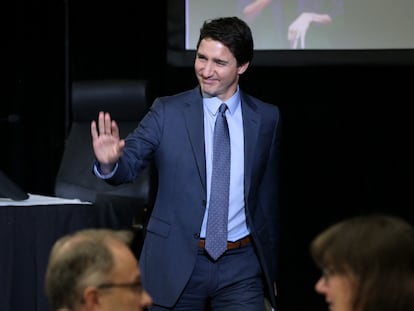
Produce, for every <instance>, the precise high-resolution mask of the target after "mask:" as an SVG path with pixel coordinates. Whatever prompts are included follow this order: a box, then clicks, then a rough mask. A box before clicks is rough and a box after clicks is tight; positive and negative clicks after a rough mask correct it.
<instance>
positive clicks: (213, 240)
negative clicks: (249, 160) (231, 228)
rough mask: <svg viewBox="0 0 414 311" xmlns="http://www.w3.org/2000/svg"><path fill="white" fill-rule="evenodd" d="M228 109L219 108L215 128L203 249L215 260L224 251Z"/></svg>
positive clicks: (227, 180)
mask: <svg viewBox="0 0 414 311" xmlns="http://www.w3.org/2000/svg"><path fill="white" fill-rule="evenodd" d="M226 110H227V105H226V104H221V106H220V108H219V113H218V115H217V118H216V124H215V126H214V141H213V170H212V175H211V191H210V206H209V209H208V218H207V230H206V243H205V249H206V251H207V252H208V253H209V254H210V256H211V257H212V258H213V259H214V260H217V258H219V257H220V256H221V255H222V254H223V253H224V252H225V251H226V249H227V222H228V213H229V188H230V135H229V128H228V126H227V119H226Z"/></svg>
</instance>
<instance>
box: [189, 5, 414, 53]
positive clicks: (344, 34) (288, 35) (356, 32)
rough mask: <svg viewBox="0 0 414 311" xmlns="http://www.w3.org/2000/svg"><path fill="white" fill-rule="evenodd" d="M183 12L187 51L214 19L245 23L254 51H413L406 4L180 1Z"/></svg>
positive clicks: (413, 22) (412, 8) (413, 23)
mask: <svg viewBox="0 0 414 311" xmlns="http://www.w3.org/2000/svg"><path fill="white" fill-rule="evenodd" d="M185 9H186V16H185V18H186V22H185V25H186V35H185V40H186V41H185V48H186V49H187V50H194V49H195V47H196V44H197V40H198V34H199V29H200V27H201V25H202V23H203V21H204V20H206V19H209V18H216V17H220V16H238V17H240V18H242V19H243V20H245V21H246V22H247V23H248V24H249V26H250V27H251V29H252V32H253V37H254V40H255V49H256V50H275V49H282V50H283V49H411V48H414V31H413V30H414V19H413V18H412V14H413V13H414V1H412V0H394V1H389V0H209V1H203V0H186V4H185Z"/></svg>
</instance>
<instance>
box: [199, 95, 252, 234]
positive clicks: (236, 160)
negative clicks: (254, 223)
mask: <svg viewBox="0 0 414 311" xmlns="http://www.w3.org/2000/svg"><path fill="white" fill-rule="evenodd" d="M222 103H223V102H222V101H221V100H220V99H219V98H217V97H213V98H203V109H204V137H205V152H206V170H207V171H206V173H207V176H206V177H207V205H206V206H207V208H206V213H205V215H204V219H203V224H202V226H201V232H200V236H201V237H202V238H205V236H206V226H207V214H208V207H209V205H210V188H211V187H210V186H211V172H212V160H213V136H214V124H215V122H216V117H217V113H218V109H219V107H220V105H221V104H222ZM225 104H226V105H227V107H228V109H227V110H226V118H227V123H228V126H229V133H230V150H231V165H230V194H229V196H230V197H229V219H228V221H229V222H228V238H227V240H228V241H236V240H238V239H240V238H243V237H244V236H246V235H248V234H249V230H248V228H247V225H246V214H245V210H244V135H243V118H242V111H241V101H240V93H239V90H238V89H237V92H236V93H235V94H234V95H233V96H232V97H231V98H230V99H229V100H227V101H226V102H225Z"/></svg>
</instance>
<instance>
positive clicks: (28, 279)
mask: <svg viewBox="0 0 414 311" xmlns="http://www.w3.org/2000/svg"><path fill="white" fill-rule="evenodd" d="M140 213H141V212H140V211H139V207H137V206H134V205H133V204H113V203H112V202H109V203H106V204H99V205H96V204H95V205H91V204H63V205H35V206H0V245H1V248H0V310H2V311H22V310H24V311H48V310H49V307H48V303H47V299H46V296H45V291H44V274H45V269H46V265H47V261H48V257H49V252H50V248H51V246H52V245H53V243H54V242H55V241H56V239H58V238H59V237H61V236H63V235H65V234H67V233H70V232H74V231H77V230H79V229H83V228H101V227H106V228H112V229H132V228H133V222H134V221H137V217H138V218H139V217H140V216H139V215H140ZM135 251H139V246H138V245H135Z"/></svg>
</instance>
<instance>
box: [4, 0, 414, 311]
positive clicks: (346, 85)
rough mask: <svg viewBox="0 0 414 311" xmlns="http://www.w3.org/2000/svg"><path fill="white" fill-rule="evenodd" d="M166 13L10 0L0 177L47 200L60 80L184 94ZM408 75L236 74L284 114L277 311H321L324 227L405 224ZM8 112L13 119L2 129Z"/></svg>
mask: <svg viewBox="0 0 414 311" xmlns="http://www.w3.org/2000/svg"><path fill="white" fill-rule="evenodd" d="M66 6H67V7H68V8H69V11H68V13H69V29H66V26H65V25H66V24H65V14H66V13H67V11H65V7H66ZM166 10H167V1H161V2H155V1H150V2H147V1H132V0H122V1H118V2H116V4H114V2H109V1H108V2H107V1H103V2H102V1H70V0H68V2H64V1H63V0H61V1H52V2H48V3H46V2H44V1H40V0H36V1H28V0H17V1H16V5H15V12H16V15H15V16H16V18H15V19H11V21H10V29H14V30H15V31H14V32H12V33H13V35H11V34H10V35H8V36H6V37H5V38H4V40H5V41H6V45H5V46H6V47H5V50H6V53H7V55H8V58H7V59H8V60H9V61H8V62H7V64H6V67H5V68H6V69H5V73H6V75H5V80H6V81H5V83H4V84H2V87H3V88H4V89H2V91H1V92H0V96H1V102H2V104H1V105H0V113H1V114H0V117H1V120H2V121H1V124H0V127H1V130H0V133H1V134H0V135H1V139H2V142H4V144H3V145H2V148H1V154H0V157H1V158H0V163H1V164H0V165H1V167H0V169H1V170H2V171H3V172H5V173H6V174H8V176H9V177H10V178H12V179H13V180H14V181H16V182H17V183H18V184H19V185H20V186H21V187H22V188H23V189H24V190H25V191H27V192H30V193H36V194H45V195H53V183H54V179H55V176H56V172H57V168H58V165H59V161H60V157H61V154H62V151H63V148H64V141H65V130H66V126H67V124H66V123H65V122H66V121H65V120H66V119H67V115H66V106H65V100H66V97H65V89H66V86H67V82H68V81H66V77H67V76H69V78H70V80H82V79H104V78H112V79H113V78H138V79H140V78H146V79H149V80H150V82H151V85H152V89H153V90H154V96H158V95H170V94H173V93H176V92H179V91H182V90H185V89H188V88H192V87H194V86H195V85H196V80H195V78H194V73H193V69H192V68H178V67H173V66H171V65H168V64H167V61H166V59H167V55H166V42H167V35H166V33H167V32H166V29H167V22H166ZM148 20H149V21H148ZM67 30H68V31H69V40H68V41H66V40H65V33H66V31H67ZM67 43H68V46H67ZM66 51H69V55H68V56H69V57H68V58H66V57H65V56H66V54H65V53H66ZM67 59H68V60H69V63H67V62H66V60H67ZM65 68H68V69H69V72H67V71H65V70H66V69H65ZM413 69H414V68H413V67H412V66H402V65H401V66H397V65H392V66H391V65H388V66H387V65H380V64H372V62H371V63H370V65H364V64H358V65H334V64H331V65H329V66H289V67H283V66H280V67H279V66H273V67H253V68H250V70H249V71H248V72H247V73H246V74H245V76H244V77H242V81H241V86H242V87H243V89H245V90H246V91H248V92H250V93H251V94H252V95H256V96H258V97H259V98H262V99H263V100H265V101H268V102H271V103H273V104H276V105H278V106H279V107H280V109H281V112H282V117H283V143H282V163H281V187H282V192H281V194H282V196H281V203H282V204H281V208H282V210H281V216H282V218H281V219H282V223H281V226H282V227H281V234H282V239H281V251H280V261H281V263H280V281H279V294H280V298H279V303H280V310H282V311H296V310H303V309H309V310H313V311H324V310H326V306H325V305H324V302H323V299H322V297H319V296H317V295H316V294H315V293H314V290H313V285H314V283H315V281H316V280H317V278H318V276H319V271H318V270H317V269H316V268H315V267H314V266H313V264H312V262H311V260H310V257H309V252H308V246H309V242H310V240H311V239H312V238H313V236H314V235H315V234H316V233H318V232H319V231H320V230H322V229H324V228H325V227H326V226H328V225H329V224H331V223H332V222H334V221H337V220H339V219H342V218H343V217H347V216H351V215H355V214H359V213H365V212H370V211H387V212H390V213H396V214H399V215H403V216H404V217H406V218H407V219H409V220H410V221H412V222H413V221H414V216H413V213H412V212H410V210H411V209H412V208H411V207H412V206H413V199H412V195H411V191H412V190H411V189H412V188H413V183H412V182H411V180H412V176H413V175H414V174H413V173H414V172H413V165H412V159H413V158H414V157H413V152H412V151H411V149H412V148H411V144H412V133H413V132H414V128H413V127H414V125H413V124H414V122H412V120H411V117H410V116H411V115H410V104H411V98H412V81H411V80H410V79H408V78H406V77H410V76H411V74H412V72H413ZM69 82H70V81H69ZM13 114H17V115H19V116H21V118H20V119H19V120H18V122H14V123H13V122H12V123H10V122H9V116H10V115H13ZM298 298H299V299H298Z"/></svg>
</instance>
